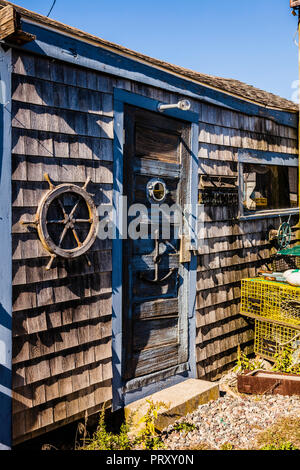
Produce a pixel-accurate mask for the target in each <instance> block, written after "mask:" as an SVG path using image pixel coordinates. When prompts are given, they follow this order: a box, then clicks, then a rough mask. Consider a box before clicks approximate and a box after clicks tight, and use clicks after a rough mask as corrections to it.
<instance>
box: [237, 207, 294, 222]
mask: <svg viewBox="0 0 300 470" xmlns="http://www.w3.org/2000/svg"><path fill="white" fill-rule="evenodd" d="M298 214H299V207H295V208H293V209H272V210H268V211H258V212H254V213H253V214H246V215H241V216H240V217H239V220H253V219H267V218H272V217H280V216H281V215H282V216H283V215H286V216H289V215H298Z"/></svg>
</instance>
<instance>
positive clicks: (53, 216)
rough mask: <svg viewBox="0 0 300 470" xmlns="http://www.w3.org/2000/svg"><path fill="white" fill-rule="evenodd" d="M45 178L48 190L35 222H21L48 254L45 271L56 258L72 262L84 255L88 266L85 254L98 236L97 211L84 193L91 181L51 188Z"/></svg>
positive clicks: (45, 176) (47, 179)
mask: <svg viewBox="0 0 300 470" xmlns="http://www.w3.org/2000/svg"><path fill="white" fill-rule="evenodd" d="M44 178H45V179H46V181H47V182H48V184H49V190H48V191H47V193H46V194H45V195H44V197H43V198H42V199H41V201H40V203H39V205H38V208H37V212H36V214H35V218H34V220H33V221H31V222H26V221H24V220H23V221H21V223H22V224H23V225H30V226H34V227H35V228H36V230H37V232H38V235H39V238H40V240H41V242H42V245H43V247H44V248H45V249H46V250H47V251H48V253H49V255H50V261H49V263H48V265H47V267H46V269H47V270H48V269H50V268H51V266H52V263H53V260H54V259H55V258H56V257H57V256H59V257H62V258H66V259H73V258H77V257H78V256H82V255H85V257H86V259H87V262H88V264H89V265H90V264H91V263H90V261H89V259H88V256H87V254H86V253H87V251H88V250H89V249H90V248H91V246H92V245H93V243H94V241H95V239H96V237H97V228H98V214H97V209H96V206H95V204H94V202H93V200H92V198H91V196H90V194H89V193H88V192H87V191H86V188H87V186H88V184H89V182H90V179H87V180H86V182H85V184H84V186H83V187H80V186H77V185H75V184H67V183H65V184H60V185H59V186H54V185H53V183H52V182H51V180H50V178H49V175H48V174H47V173H45V175H44Z"/></svg>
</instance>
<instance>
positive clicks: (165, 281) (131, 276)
mask: <svg viewBox="0 0 300 470" xmlns="http://www.w3.org/2000/svg"><path fill="white" fill-rule="evenodd" d="M0 8H1V10H0V39H1V47H0V55H1V60H0V74H1V92H0V93H1V107H0V132H1V138H0V141H1V147H0V175H1V180H0V181H1V185H0V238H1V243H0V252H1V257H0V259H1V264H0V282H1V286H0V301H1V310H0V447H1V446H2V447H3V448H5V447H9V446H10V445H11V443H12V442H13V443H14V444H17V443H20V442H22V441H24V440H28V439H30V438H32V437H35V436H38V435H40V434H43V433H46V432H48V431H50V430H52V429H55V428H57V427H59V426H63V425H65V424H66V423H70V422H72V421H76V420H78V419H80V418H81V417H83V416H84V415H85V414H87V415H92V414H94V413H97V412H99V410H100V409H101V408H102V406H103V403H106V405H107V406H112V408H113V409H114V410H116V409H118V408H120V407H122V406H124V404H126V403H129V402H131V401H133V400H135V399H138V398H141V397H142V396H145V395H148V394H149V393H152V392H153V391H155V390H158V389H159V388H164V387H168V386H170V385H172V384H174V383H176V382H179V381H183V380H185V379H186V378H188V377H198V378H206V379H209V380H215V379H218V377H219V376H220V374H221V373H222V371H224V370H225V369H226V368H228V367H230V366H231V365H232V363H233V362H234V361H235V359H236V351H237V345H238V344H240V345H241V347H242V348H244V349H245V350H246V352H250V351H251V348H252V338H253V334H252V333H253V332H252V326H251V324H250V323H249V321H247V320H246V319H245V318H242V317H241V316H240V315H239V297H240V280H241V279H242V278H244V277H249V276H254V275H255V274H256V272H257V269H258V268H259V267H261V266H263V265H265V264H266V263H267V262H268V261H269V260H270V256H271V254H272V253H271V245H270V242H269V236H268V232H269V230H270V228H272V227H273V228H278V226H279V224H280V217H281V220H287V218H288V216H292V219H291V223H292V222H295V221H296V220H297V215H298V208H297V206H298V199H297V166H298V137H297V136H298V134H297V132H298V112H297V111H298V110H297V106H296V105H295V104H294V103H292V102H290V101H288V100H286V99H283V98H280V97H278V96H275V95H273V94H271V93H267V92H265V91H262V90H259V89H256V88H254V87H252V86H250V85H246V84H244V83H241V82H239V81H237V80H233V79H224V78H217V77H213V76H210V75H204V74H201V73H197V72H192V71H190V70H186V69H184V68H181V67H179V66H175V65H171V64H168V63H165V62H162V61H160V60H156V59H153V58H150V57H147V56H145V55H142V54H139V53H137V52H134V51H132V50H129V49H126V48H125V47H121V46H119V45H116V44H113V43H110V42H108V41H105V40H103V39H100V38H98V37H95V36H92V35H90V34H87V33H84V32H82V31H79V30H77V29H75V28H72V27H69V26H66V25H64V24H61V23H58V22H56V21H53V20H51V19H49V18H46V17H43V16H41V15H38V14H36V13H33V12H30V11H28V10H25V9H23V8H20V7H18V6H14V5H12V4H11V3H9V2H6V1H4V0H0ZM180 100H189V102H190V104H191V108H190V110H184V109H179V108H176V107H174V108H170V109H165V110H164V111H163V112H161V111H159V110H158V106H159V105H160V104H161V103H162V104H176V103H178V101H180ZM151 185H152V186H151ZM153 185H154V186H153ZM78 188H79V189H78ZM151 188H152V189H151ZM166 190H167V191H166ZM124 195H125V196H127V197H128V204H129V205H130V204H132V203H134V202H135V203H143V204H146V205H147V204H148V203H150V200H151V198H152V200H153V199H154V202H155V201H156V202H157V203H158V202H161V201H162V200H164V201H165V200H166V201H167V202H169V203H173V202H178V201H179V202H180V203H181V204H187V205H190V206H191V207H192V215H193V216H194V219H193V220H194V221H195V217H196V216H197V213H196V212H195V209H194V208H195V207H196V206H197V203H198V202H199V203H201V204H202V207H203V206H204V211H202V212H201V214H202V215H201V217H204V219H203V223H204V239H203V240H201V243H199V244H198V245H197V244H196V243H193V242H192V241H191V240H185V239H181V240H177V239H176V238H175V237H174V236H173V235H174V234H173V232H172V233H171V235H170V238H169V239H168V240H164V239H161V238H159V236H156V235H155V236H154V237H152V238H151V237H150V236H149V238H148V239H146V240H130V239H122V237H121V235H120V234H119V233H117V237H115V238H114V239H109V238H107V239H101V238H99V237H98V236H95V233H96V225H97V223H98V222H97V223H96V219H97V215H96V213H95V207H97V208H99V207H100V208H101V206H103V207H104V205H105V204H106V205H109V204H112V205H113V214H112V217H113V221H114V224H115V226H117V227H118V229H119V230H120V227H121V226H123V225H124V224H123V220H124V217H125V209H124V205H123V204H122V203H121V202H122V200H121V196H124ZM149 198H150V199H149ZM80 204H81V208H79V205H80ZM74 208H75V210H77V209H78V210H79V212H78V214H77V215H76V217H75V216H74V217H73V215H72V214H74V212H73V213H72V211H73V209H74ZM71 213H72V214H71ZM203 214H204V216H203ZM198 217H199V216H198ZM141 223H142V222H141ZM60 224H61V225H60ZM76 224H77V225H76ZM80 224H81V225H80ZM75 226H76V227H75ZM60 227H61V229H60ZM171 228H172V230H173V229H174V226H172V227H171ZM59 230H60V231H59ZM67 232H68V233H67ZM72 234H73V236H72ZM86 239H87V244H86V243H83V240H86ZM74 243H75V244H74ZM79 254H80V255H81V256H77V255H79ZM49 255H50V256H49ZM49 260H50V263H49ZM11 395H12V396H11ZM11 404H12V408H11ZM11 422H12V437H11V424H10V423H11Z"/></svg>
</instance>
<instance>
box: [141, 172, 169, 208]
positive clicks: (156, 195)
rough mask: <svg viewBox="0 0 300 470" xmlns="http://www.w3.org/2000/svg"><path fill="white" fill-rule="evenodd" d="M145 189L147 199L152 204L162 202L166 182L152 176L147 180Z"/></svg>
mask: <svg viewBox="0 0 300 470" xmlns="http://www.w3.org/2000/svg"><path fill="white" fill-rule="evenodd" d="M146 191H147V197H148V200H149V201H150V202H151V203H152V204H153V203H155V204H160V203H162V202H164V200H165V199H166V197H167V194H168V190H167V186H166V183H165V182H164V181H163V180H162V179H160V178H153V179H151V180H150V181H148V183H147V188H146Z"/></svg>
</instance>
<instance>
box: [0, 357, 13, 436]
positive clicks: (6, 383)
mask: <svg viewBox="0 0 300 470" xmlns="http://www.w3.org/2000/svg"><path fill="white" fill-rule="evenodd" d="M1 385H2V386H3V387H6V388H8V389H9V390H11V369H8V368H7V367H5V366H4V365H2V364H0V386H1ZM0 442H1V441H0Z"/></svg>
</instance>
